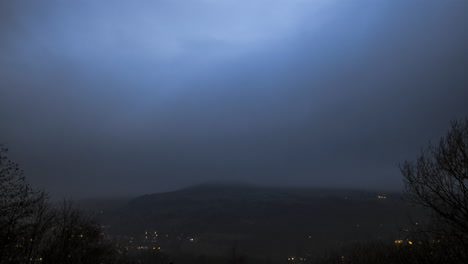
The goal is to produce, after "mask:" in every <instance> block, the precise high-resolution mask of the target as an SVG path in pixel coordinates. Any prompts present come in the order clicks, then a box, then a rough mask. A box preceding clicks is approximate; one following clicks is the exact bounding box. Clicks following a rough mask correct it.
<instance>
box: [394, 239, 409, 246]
mask: <svg viewBox="0 0 468 264" xmlns="http://www.w3.org/2000/svg"><path fill="white" fill-rule="evenodd" d="M403 242H404V241H403V240H401V239H399V240H395V241H394V243H395V244H403ZM408 245H413V241H410V240H409V241H408Z"/></svg>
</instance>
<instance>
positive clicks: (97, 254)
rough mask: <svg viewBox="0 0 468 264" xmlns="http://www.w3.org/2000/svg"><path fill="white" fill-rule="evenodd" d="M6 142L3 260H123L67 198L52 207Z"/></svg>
mask: <svg viewBox="0 0 468 264" xmlns="http://www.w3.org/2000/svg"><path fill="white" fill-rule="evenodd" d="M7 153H8V149H7V148H5V147H3V146H1V145H0V264H4V263H5V264H6V263H8V264H17V263H18V264H19V263H36V262H41V263H45V264H67V263H68V264H74V263H76V264H81V263H102V264H105V263H109V264H110V263H122V262H120V261H118V260H117V257H118V256H117V254H116V250H115V248H114V247H113V246H112V245H111V244H110V243H109V242H107V241H106V240H105V239H104V237H103V233H102V230H101V227H100V225H98V224H97V223H96V222H95V221H93V219H92V218H90V217H89V216H87V215H85V214H84V213H83V212H82V211H80V210H78V209H76V208H74V207H72V206H71V203H70V202H64V204H63V206H62V207H59V208H57V207H55V208H52V206H51V204H50V202H49V199H48V197H47V194H46V193H45V192H42V191H36V190H33V188H31V187H30V185H29V184H28V183H27V181H26V179H25V177H24V173H23V171H22V170H21V169H20V168H19V166H18V164H16V163H14V162H12V161H11V160H10V159H9V158H8V156H7Z"/></svg>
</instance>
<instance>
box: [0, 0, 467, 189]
mask: <svg viewBox="0 0 468 264" xmlns="http://www.w3.org/2000/svg"><path fill="white" fill-rule="evenodd" d="M467 115H468V1H466V0H445V1H442V0H424V1H423V0H388V1H383V0H362V1H360V0H309V1H307V0H284V1H280V0H277V1H275V0H249V1H247V0H245V1H241V0H187V1H182V0H180V1H177V0H173V1H169V0H167V1H49V0H47V1H32V0H31V1H7V0H4V1H0V128H1V130H0V143H3V144H6V145H7V146H8V147H9V148H10V149H11V153H10V154H11V158H13V159H14V160H15V161H17V162H19V163H20V164H21V166H22V167H23V168H24V169H25V171H26V175H27V177H28V178H29V179H30V181H31V182H32V183H33V184H34V185H35V186H38V187H41V188H44V189H46V190H48V191H50V192H51V193H52V194H53V195H59V196H63V195H66V196H73V197H89V196H110V195H137V194H144V193H152V192H159V191H169V190H174V189H177V188H181V187H185V186H189V185H192V184H198V183H203V182H213V181H215V182H223V181H227V182H246V183H253V184H273V185H295V186H298V185H299V186H304V185H310V186H331V187H351V188H363V189H369V188H386V189H394V190H398V189H399V188H401V186H402V178H401V175H400V173H399V169H398V163H399V162H402V161H403V160H405V159H413V158H414V157H415V155H416V154H417V153H418V151H419V149H420V147H421V146H422V145H424V144H425V143H427V142H428V141H429V140H430V139H433V140H436V139H438V138H439V137H440V136H442V135H443V134H444V133H445V132H446V131H447V129H448V127H449V122H450V120H452V119H457V118H464V117H466V116H467Z"/></svg>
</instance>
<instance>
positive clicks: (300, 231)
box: [101, 184, 422, 257]
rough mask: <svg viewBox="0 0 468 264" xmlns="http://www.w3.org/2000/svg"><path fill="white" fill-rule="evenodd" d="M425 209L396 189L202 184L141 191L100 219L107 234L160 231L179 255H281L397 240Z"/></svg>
mask: <svg viewBox="0 0 468 264" xmlns="http://www.w3.org/2000/svg"><path fill="white" fill-rule="evenodd" d="M420 215H422V214H421V211H419V210H415V208H413V207H410V206H409V205H408V204H406V203H405V202H404V201H403V200H402V197H401V194H400V193H397V192H394V193H382V192H377V191H359V190H346V189H323V188H309V187H303V188H285V187H263V186H254V185H243V184H203V185H197V186H192V187H189V188H185V189H181V190H178V191H174V192H165V193H155V194H148V195H143V196H140V197H136V198H134V199H131V200H129V201H128V202H127V203H125V204H124V205H122V206H120V207H117V208H115V207H114V208H113V209H112V208H109V209H108V210H104V211H103V213H102V214H101V221H102V223H103V224H104V225H106V226H108V232H109V234H111V235H115V236H119V237H121V236H126V237H131V238H132V239H134V240H136V241H140V242H142V243H144V241H146V240H148V238H146V239H145V237H147V233H148V232H149V233H150V234H155V232H157V233H158V234H160V236H158V238H157V240H156V238H154V239H155V241H158V242H157V243H158V245H164V246H163V248H164V249H166V250H168V251H169V252H176V254H179V255H180V254H182V253H181V252H185V253H187V252H192V253H193V254H195V253H196V254H199V253H203V254H207V255H213V254H215V255H216V254H221V255H224V254H227V253H226V252H228V251H229V250H230V248H232V247H233V246H234V245H235V247H236V248H237V249H238V251H239V252H243V254H246V255H252V254H254V255H262V254H267V253H268V254H271V252H275V254H278V256H277V257H284V256H286V255H288V254H289V255H291V254H294V255H298V254H305V252H306V251H307V252H308V253H310V251H311V250H312V251H314V250H317V251H318V250H323V249H327V248H333V247H336V246H339V245H343V244H346V243H353V242H358V241H368V240H385V241H393V240H395V239H400V238H402V237H404V236H405V234H404V232H403V233H402V230H405V229H409V228H411V227H412V225H414V223H413V222H412V221H414V219H418V218H419V217H420ZM161 234H162V235H161ZM171 238H172V239H171ZM187 238H196V243H192V244H189V245H186V244H184V243H185V242H184V239H185V240H186V239H187ZM138 239H139V240H138ZM195 244H196V245H195ZM253 249H255V250H253Z"/></svg>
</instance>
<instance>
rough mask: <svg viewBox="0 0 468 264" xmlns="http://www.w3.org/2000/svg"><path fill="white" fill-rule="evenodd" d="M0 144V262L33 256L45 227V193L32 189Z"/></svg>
mask: <svg viewBox="0 0 468 264" xmlns="http://www.w3.org/2000/svg"><path fill="white" fill-rule="evenodd" d="M7 153H8V149H7V148H5V147H3V146H1V145H0V246H1V247H0V263H21V262H23V261H25V260H29V259H33V258H34V257H35V255H36V254H37V252H38V250H39V246H40V244H41V240H42V238H43V237H44V236H43V234H44V232H45V231H46V228H45V227H46V224H45V222H46V221H47V218H48V215H47V211H48V210H47V207H48V206H47V203H46V202H47V196H46V194H45V193H44V192H39V191H35V190H33V189H32V188H31V187H30V186H29V184H28V183H27V182H26V179H25V177H24V173H23V171H22V170H21V169H20V168H19V165H18V164H16V163H14V162H12V161H11V160H10V159H9V158H8V156H7Z"/></svg>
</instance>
